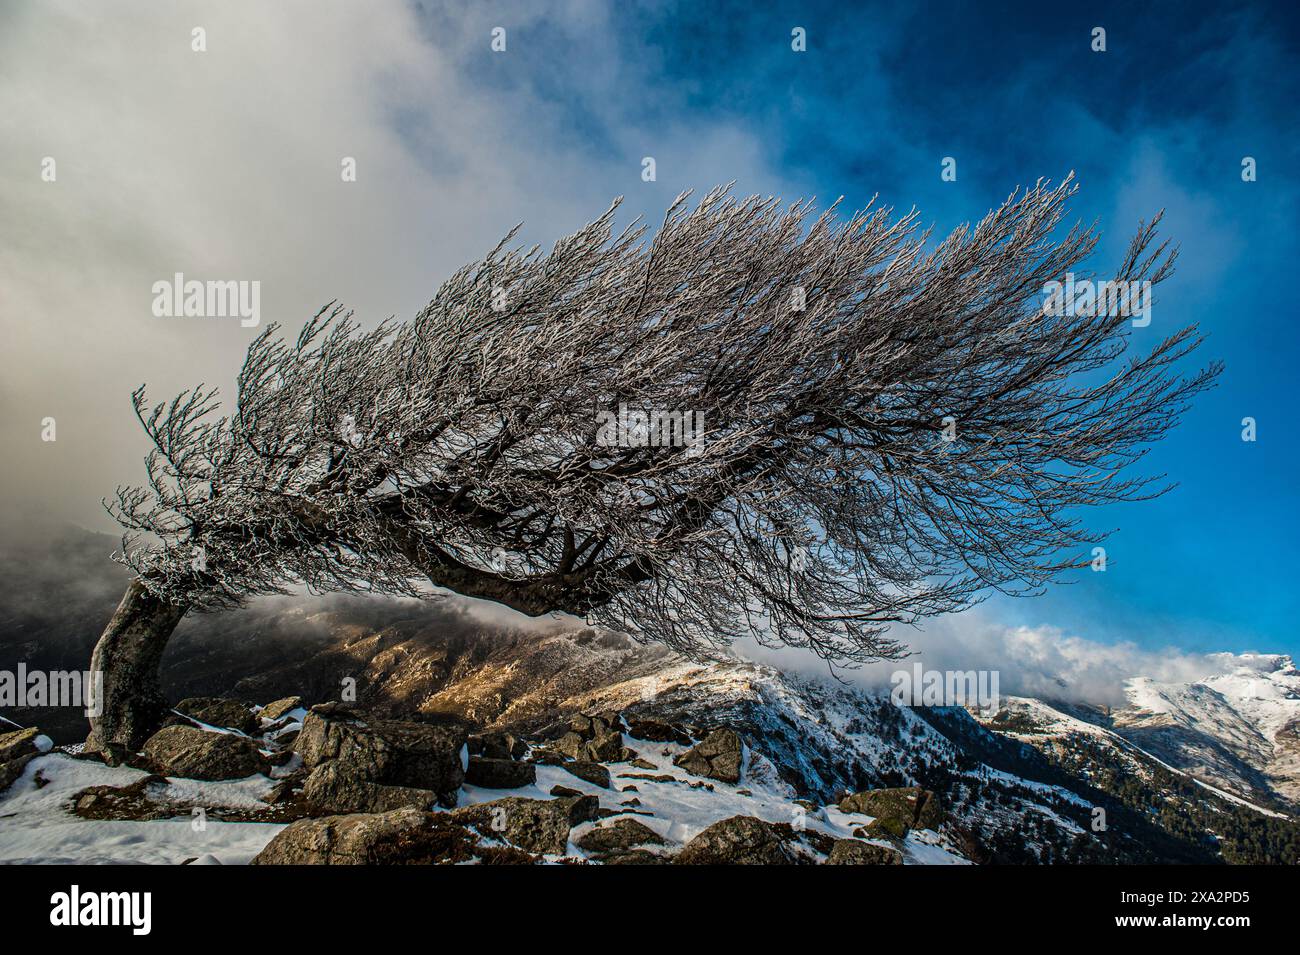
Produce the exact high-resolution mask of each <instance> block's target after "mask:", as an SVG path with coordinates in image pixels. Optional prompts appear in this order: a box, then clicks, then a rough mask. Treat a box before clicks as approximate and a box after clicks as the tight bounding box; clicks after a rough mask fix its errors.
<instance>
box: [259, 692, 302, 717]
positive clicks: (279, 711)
mask: <svg viewBox="0 0 1300 955" xmlns="http://www.w3.org/2000/svg"><path fill="white" fill-rule="evenodd" d="M300 706H302V697H301V696H286V697H283V698H282V699H279V700H275V701H273V702H271V703H268V704H266V706H264V707H262V708H261V709H260V710H258V713H257V715H258V716H259V717H260V718H261V719H264V720H270V721H271V722H273V723H274V722H275V721H276V720H278V719H281V718H283V717H285V716H288V715H289V714H290V713H292V712H293V711H294V710H296V709H298V708H299V707H300Z"/></svg>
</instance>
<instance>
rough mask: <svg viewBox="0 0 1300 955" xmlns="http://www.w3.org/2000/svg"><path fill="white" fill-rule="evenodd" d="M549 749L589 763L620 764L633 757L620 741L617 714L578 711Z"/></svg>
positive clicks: (620, 735) (633, 753)
mask: <svg viewBox="0 0 1300 955" xmlns="http://www.w3.org/2000/svg"><path fill="white" fill-rule="evenodd" d="M550 749H551V750H552V751H553V752H556V753H559V754H560V755H562V756H564V757H566V758H568V759H577V760H583V761H586V762H592V763H621V762H626V761H627V760H630V759H635V758H636V753H635V752H633V751H632V750H631V749H629V748H628V747H627V746H626V745H624V743H623V733H622V731H621V730H620V729H619V728H618V717H617V716H589V715H586V714H578V715H577V716H574V717H573V718H572V719H571V720H569V724H568V728H567V730H565V731H563V732H561V733H559V734H558V735H557V738H555V739H554V740H553V742H552V743H551V745H550Z"/></svg>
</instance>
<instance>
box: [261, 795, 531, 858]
mask: <svg viewBox="0 0 1300 955" xmlns="http://www.w3.org/2000/svg"><path fill="white" fill-rule="evenodd" d="M475 860H478V861H483V862H495V863H531V862H533V861H535V860H534V858H533V857H532V856H531V855H529V854H527V853H525V852H521V851H519V850H516V849H510V848H508V847H505V848H502V847H497V846H490V847H489V846H483V845H482V840H481V839H480V838H479V836H478V835H477V834H476V833H474V832H472V831H471V830H469V829H467V828H465V827H464V826H462V825H460V824H459V823H457V822H455V821H453V820H452V819H450V818H449V817H448V816H447V815H445V814H443V813H432V812H421V811H420V810H418V809H410V808H407V809H397V810H394V811H392V812H386V813H377V814H370V813H366V814H353V815H344V816H327V817H325V818H323V819H300V820H298V821H297V822H294V823H291V824H290V825H289V826H287V827H285V828H284V829H283V830H282V831H281V832H280V833H279V834H278V835H277V836H276V837H275V838H274V839H272V840H271V841H270V843H268V844H267V846H266V848H265V849H263V850H262V851H261V852H260V853H258V854H257V856H256V858H254V859H253V861H252V864H253V865H433V864H438V863H458V862H470V861H475Z"/></svg>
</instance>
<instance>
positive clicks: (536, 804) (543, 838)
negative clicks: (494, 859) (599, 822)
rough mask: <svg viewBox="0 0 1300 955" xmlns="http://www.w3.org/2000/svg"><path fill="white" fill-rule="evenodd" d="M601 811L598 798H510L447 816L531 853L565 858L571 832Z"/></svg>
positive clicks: (464, 809) (461, 810)
mask: <svg viewBox="0 0 1300 955" xmlns="http://www.w3.org/2000/svg"><path fill="white" fill-rule="evenodd" d="M599 809H600V803H599V802H598V801H597V799H596V797H595V796H568V797H563V798H559V799H523V798H521V797H518V796H508V797H506V798H505V799H497V800H494V801H492V802H484V803H478V804H477V805H474V806H463V807H461V808H460V809H455V810H452V812H450V813H449V814H448V815H449V816H450V818H451V819H452V821H453V822H456V823H459V824H460V825H463V826H467V827H470V828H472V829H475V830H477V831H478V832H479V833H480V834H482V835H484V836H487V837H489V838H495V839H500V840H504V841H506V842H509V843H511V844H512V845H515V846H518V847H519V848H520V849H524V850H526V851H528V852H536V853H544V854H548V855H562V854H563V853H564V852H565V851H566V850H567V848H568V845H569V830H570V829H571V828H572V827H573V826H576V825H578V824H579V823H583V822H587V821H589V820H591V819H594V818H595V816H596V813H597V812H598V811H599Z"/></svg>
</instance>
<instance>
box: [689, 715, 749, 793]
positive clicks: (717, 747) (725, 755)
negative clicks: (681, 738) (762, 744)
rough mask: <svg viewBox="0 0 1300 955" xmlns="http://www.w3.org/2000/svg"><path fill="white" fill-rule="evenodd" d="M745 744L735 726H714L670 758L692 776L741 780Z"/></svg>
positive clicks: (732, 780)
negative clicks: (732, 728) (727, 727)
mask: <svg viewBox="0 0 1300 955" xmlns="http://www.w3.org/2000/svg"><path fill="white" fill-rule="evenodd" d="M744 759H745V747H744V744H743V743H742V742H741V740H740V737H739V736H737V735H736V733H735V731H734V730H729V729H726V728H722V729H716V730H714V731H713V732H712V733H710V734H709V735H708V736H706V737H704V739H703V740H701V741H700V742H699V743H698V744H697V745H695V746H693V747H691V748H690V749H688V750H687V751H686V752H684V753H682V755H680V756H678V757H677V758H676V759H674V760H673V765H674V766H680V767H681V768H682V769H684V770H686V771H687V772H688V773H690V774H691V775H692V776H707V777H708V778H709V779H716V780H719V781H720V782H724V783H738V782H740V772H741V767H742V765H743V763H744Z"/></svg>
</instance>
